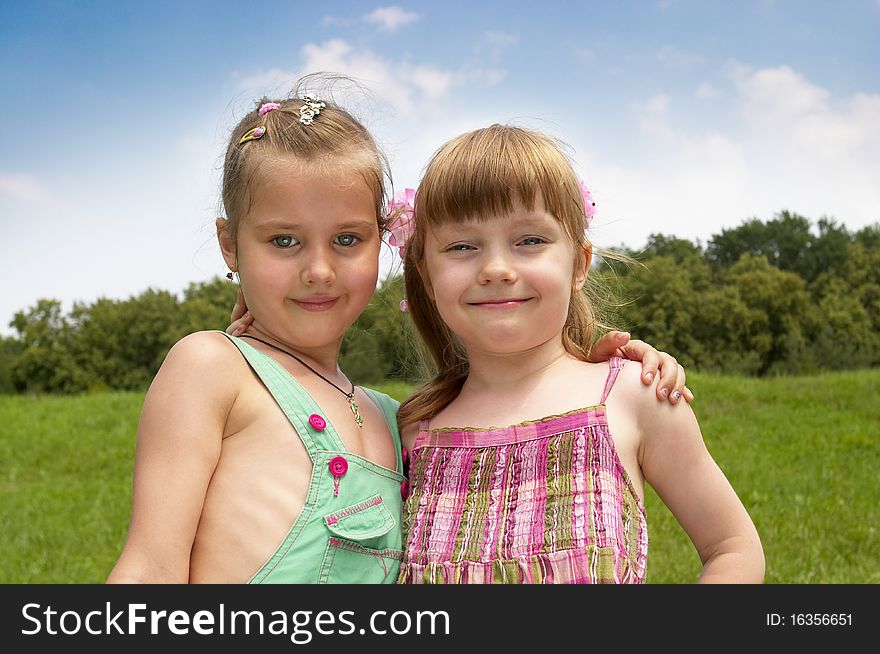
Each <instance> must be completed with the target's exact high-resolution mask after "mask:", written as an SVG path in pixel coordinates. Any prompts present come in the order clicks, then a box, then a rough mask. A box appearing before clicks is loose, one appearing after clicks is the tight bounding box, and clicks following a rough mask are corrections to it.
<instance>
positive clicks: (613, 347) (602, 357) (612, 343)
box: [587, 331, 629, 363]
mask: <svg viewBox="0 0 880 654" xmlns="http://www.w3.org/2000/svg"><path fill="white" fill-rule="evenodd" d="M628 341H629V333H627V332H618V331H610V332H608V333H607V334H605V335H604V336H603V337H602V338H600V339H599V340H598V341H596V343H595V344H594V345H593V348H592V349H591V350H590V357H589V358H588V359H587V361H589V362H591V363H602V362H603V361H608V359H610V358H611V357H613V356H614V355H615V354H617V350H618V349H619V348H621V347H623V346H624V345H626V344H627V342H628Z"/></svg>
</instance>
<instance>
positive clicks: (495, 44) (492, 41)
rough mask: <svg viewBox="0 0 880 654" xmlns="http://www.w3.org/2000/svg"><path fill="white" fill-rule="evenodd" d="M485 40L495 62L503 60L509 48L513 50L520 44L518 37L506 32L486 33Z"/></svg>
mask: <svg viewBox="0 0 880 654" xmlns="http://www.w3.org/2000/svg"><path fill="white" fill-rule="evenodd" d="M483 38H484V40H485V44H486V46H488V48H489V56H490V57H491V59H492V61H495V62H497V61H499V60H500V59H501V55H502V54H503V53H504V51H505V50H506V49H507V48H511V47H513V46H515V45H516V44H517V43H519V37H518V36H516V35H515V34H506V33H504V32H486V33H485V34H484V37H483Z"/></svg>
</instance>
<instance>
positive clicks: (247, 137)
mask: <svg viewBox="0 0 880 654" xmlns="http://www.w3.org/2000/svg"><path fill="white" fill-rule="evenodd" d="M265 134H266V128H265V127H263V126H262V125H260V126H259V127H254V128H253V129H249V130H248V131H246V132H245V133H244V136H242V137H241V138H240V139H239V140H238V144H239V145H241V144H242V143H247V142H248V141H259V140H260V139H261V138H263V136H265Z"/></svg>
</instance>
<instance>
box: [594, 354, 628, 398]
mask: <svg viewBox="0 0 880 654" xmlns="http://www.w3.org/2000/svg"><path fill="white" fill-rule="evenodd" d="M624 363H626V359H622V358H620V357H611V359H610V360H609V361H608V377H606V378H605V389H604V390H603V391H602V399H601V400H599V404H605V400H607V399H608V394H609V393H611V387H612V386H614V382H616V381H617V375H618V374H620V370H621V369H622V368H623V364H624Z"/></svg>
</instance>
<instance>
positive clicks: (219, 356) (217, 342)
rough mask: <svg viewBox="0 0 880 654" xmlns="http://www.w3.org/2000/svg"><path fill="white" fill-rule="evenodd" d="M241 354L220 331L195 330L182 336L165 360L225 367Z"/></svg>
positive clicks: (201, 366) (203, 366)
mask: <svg viewBox="0 0 880 654" xmlns="http://www.w3.org/2000/svg"><path fill="white" fill-rule="evenodd" d="M240 358H241V356H240V355H239V354H238V349H237V348H236V347H235V346H234V345H233V344H232V343H231V342H230V341H229V339H228V338H227V337H226V336H224V335H223V334H220V333H218V332H194V333H192V334H189V335H188V336H184V337H183V338H181V339H180V340H179V341H177V343H175V344H174V346H173V347H172V348H171V349H170V350H169V351H168V355H167V356H166V358H165V361H166V362H168V361H171V362H173V363H174V364H177V365H183V364H185V365H196V366H198V367H200V368H213V367H218V366H219V367H223V366H227V365H229V364H230V363H235V362H237V361H238V360H239V359H240Z"/></svg>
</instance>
